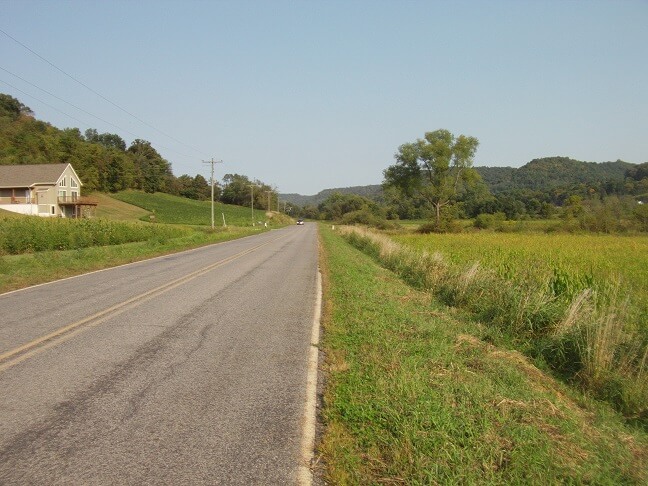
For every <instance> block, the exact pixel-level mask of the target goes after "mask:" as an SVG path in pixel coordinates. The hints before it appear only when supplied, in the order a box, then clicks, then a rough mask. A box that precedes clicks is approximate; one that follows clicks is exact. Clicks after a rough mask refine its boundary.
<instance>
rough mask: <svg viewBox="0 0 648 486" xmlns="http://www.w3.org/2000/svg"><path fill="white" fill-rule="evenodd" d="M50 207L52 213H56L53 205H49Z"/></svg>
mask: <svg viewBox="0 0 648 486" xmlns="http://www.w3.org/2000/svg"><path fill="white" fill-rule="evenodd" d="M50 208H51V210H52V214H56V208H55V207H54V206H50Z"/></svg>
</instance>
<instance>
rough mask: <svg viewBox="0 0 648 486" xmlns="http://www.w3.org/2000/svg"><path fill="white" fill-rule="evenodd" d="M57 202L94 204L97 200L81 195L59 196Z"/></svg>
mask: <svg viewBox="0 0 648 486" xmlns="http://www.w3.org/2000/svg"><path fill="white" fill-rule="evenodd" d="M56 199H57V202H58V203H59V204H79V205H90V206H96V205H97V204H98V201H97V200H96V199H92V198H90V197H81V196H59V197H58V198H56Z"/></svg>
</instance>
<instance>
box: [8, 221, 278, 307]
mask: <svg viewBox="0 0 648 486" xmlns="http://www.w3.org/2000/svg"><path fill="white" fill-rule="evenodd" d="M265 233H270V231H264V232H263V233H259V235H263V234H265ZM259 235H248V236H243V237H241V238H234V239H233V240H227V241H218V242H216V243H209V244H207V245H203V246H198V247H196V248H190V249H189V250H181V251H177V252H172V253H165V254H164V255H159V256H156V257H151V258H145V259H144V260H137V261H135V262H130V263H123V264H121V265H116V266H114V267H106V268H101V269H99V270H93V271H92V272H87V273H80V274H79V275H72V276H71V277H65V278H60V279H57V280H51V281H49V282H43V283H39V284H35V285H30V286H29V287H23V288H21V289H16V290H10V291H8V292H4V293H0V297H4V296H5V295H11V294H15V293H17V292H23V291H25V290H30V289H35V288H36V287H43V286H45V285H51V284H55V283H60V282H65V281H66V280H72V279H73V278H79V277H85V276H86V275H92V274H94V273H100V272H107V271H109V270H115V269H117V268H122V267H128V266H130V265H139V264H140V263H146V262H150V261H153V260H159V259H161V258H166V257H169V256H171V255H180V254H181V253H191V252H194V251H199V250H204V249H205V248H207V247H209V246H213V245H222V244H224V243H230V242H232V241H241V240H245V239H246V238H252V237H254V236H259Z"/></svg>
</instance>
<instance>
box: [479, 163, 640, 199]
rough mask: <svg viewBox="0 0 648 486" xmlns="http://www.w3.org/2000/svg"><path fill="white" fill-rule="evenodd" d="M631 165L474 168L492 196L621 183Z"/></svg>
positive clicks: (527, 165)
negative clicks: (517, 190)
mask: <svg viewBox="0 0 648 486" xmlns="http://www.w3.org/2000/svg"><path fill="white" fill-rule="evenodd" d="M632 167H635V164H631V163H628V162H623V161H621V160H617V161H616V162H601V163H597V162H582V161H580V160H574V159H570V158H569V157H545V158H541V159H534V160H532V161H531V162H529V163H527V164H525V165H523V166H522V167H520V168H518V169H514V168H511V167H476V169H477V171H478V172H479V174H480V175H481V176H482V178H483V179H484V182H486V184H487V185H488V187H489V189H490V190H491V191H492V192H501V191H508V190H514V189H533V190H550V189H554V188H556V187H569V186H574V185H578V184H597V183H604V182H608V181H614V182H621V181H623V180H624V177H625V173H626V171H627V170H628V169H630V168H632Z"/></svg>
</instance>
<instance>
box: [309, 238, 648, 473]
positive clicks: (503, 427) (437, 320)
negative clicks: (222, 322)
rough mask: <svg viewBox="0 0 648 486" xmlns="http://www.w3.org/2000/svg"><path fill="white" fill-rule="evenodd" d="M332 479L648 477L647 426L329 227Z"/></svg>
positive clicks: (326, 444) (327, 446)
mask: <svg viewBox="0 0 648 486" xmlns="http://www.w3.org/2000/svg"><path fill="white" fill-rule="evenodd" d="M321 238H322V260H321V261H322V266H323V273H324V276H325V296H326V298H325V302H326V306H325V312H324V334H323V340H322V347H323V349H324V352H325V353H326V362H325V367H326V371H327V377H328V381H327V387H326V391H325V397H324V408H323V412H322V416H323V420H324V423H325V432H324V435H323V438H322V441H321V443H320V446H319V451H320V453H321V455H322V459H323V460H322V462H323V464H324V465H325V476H326V479H327V480H328V481H330V482H331V483H332V484H412V485H416V484H552V483H553V484H555V483H576V484H578V483H593V484H620V483H621V484H622V483H628V484H643V483H645V482H646V481H647V480H648V437H647V435H646V433H645V432H644V431H642V430H640V429H638V428H630V427H629V426H628V425H626V424H625V423H624V421H623V420H622V418H621V417H620V416H619V415H617V413H616V412H614V411H613V410H612V409H611V408H610V407H609V406H608V405H606V404H602V403H600V402H596V401H593V400H591V399H588V398H587V397H586V396H584V395H581V394H580V393H579V392H577V391H576V390H574V389H571V388H569V387H568V386H566V385H564V384H562V383H561V382H558V381H556V380H554V379H553V378H551V377H549V376H547V375H546V374H544V373H543V372H542V371H540V370H539V369H538V368H536V367H535V366H533V365H532V364H531V363H530V362H529V361H528V360H527V358H525V357H524V356H522V355H521V354H520V353H518V352H515V351H508V350H504V349H500V348H498V347H495V346H493V345H491V344H488V343H487V342H485V340H484V339H485V338H487V337H488V335H489V329H488V327H487V326H484V325H482V324H479V323H477V322H475V321H474V320H471V319H467V318H464V317H462V314H461V313H460V311H458V310H456V309H455V310H452V309H448V308H446V307H444V306H443V305H442V304H440V303H439V302H438V301H436V300H435V299H434V297H433V295H432V294H431V293H430V292H426V291H421V290H418V289H416V288H414V287H413V286H411V285H407V284H406V283H404V282H403V280H401V279H400V278H399V277H398V276H397V275H396V274H394V273H393V272H391V271H388V270H386V269H384V268H382V267H380V266H378V265H377V264H376V263H375V261H374V259H373V258H371V257H370V256H368V255H366V254H364V253H361V252H360V251H358V250H357V249H355V248H353V247H351V246H350V245H349V244H348V243H347V242H346V241H345V240H344V239H343V238H342V237H341V236H339V234H337V233H336V232H333V231H331V230H329V229H328V228H325V227H323V226H322V228H321Z"/></svg>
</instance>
